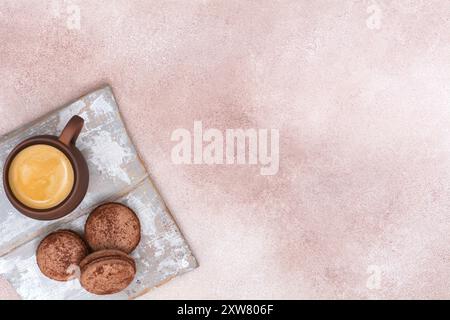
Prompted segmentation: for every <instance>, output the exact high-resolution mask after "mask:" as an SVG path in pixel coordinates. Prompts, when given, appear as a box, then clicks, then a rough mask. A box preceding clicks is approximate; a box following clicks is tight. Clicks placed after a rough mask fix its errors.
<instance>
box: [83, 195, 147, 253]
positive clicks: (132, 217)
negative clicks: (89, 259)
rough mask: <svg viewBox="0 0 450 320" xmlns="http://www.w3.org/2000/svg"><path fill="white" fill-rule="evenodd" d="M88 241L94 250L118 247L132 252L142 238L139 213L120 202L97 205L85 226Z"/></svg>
mask: <svg viewBox="0 0 450 320" xmlns="http://www.w3.org/2000/svg"><path fill="white" fill-rule="evenodd" d="M84 232H85V237H86V241H87V243H88V244H89V246H90V247H91V248H92V250H94V251H97V250H104V249H116V250H121V251H123V252H125V253H131V252H132V251H133V250H134V249H135V248H136V247H137V245H138V244H139V241H140V240H141V225H140V222H139V218H138V217H137V215H136V214H135V213H134V212H133V211H132V210H131V209H130V208H128V207H127V206H124V205H123V204H120V203H106V204H103V205H101V206H99V207H97V208H96V209H95V210H94V211H93V212H92V213H91V214H90V215H89V217H88V219H87V221H86V225H85V227H84Z"/></svg>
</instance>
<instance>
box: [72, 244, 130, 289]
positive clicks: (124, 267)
mask: <svg viewBox="0 0 450 320" xmlns="http://www.w3.org/2000/svg"><path fill="white" fill-rule="evenodd" d="M80 267H81V277H80V283H81V285H82V286H83V288H85V289H86V290H87V291H88V292H90V293H93V294H97V295H106V294H114V293H117V292H120V291H122V290H124V289H125V288H126V287H128V286H129V285H130V283H131V282H132V281H133V279H134V276H135V275H136V264H135V262H134V260H133V258H131V257H130V256H128V255H127V254H126V253H124V252H121V251H119V250H109V249H107V250H101V251H97V252H94V253H92V254H90V255H89V256H87V257H86V258H85V259H83V261H81V263H80Z"/></svg>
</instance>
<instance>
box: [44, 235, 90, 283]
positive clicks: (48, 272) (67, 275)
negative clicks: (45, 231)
mask: <svg viewBox="0 0 450 320" xmlns="http://www.w3.org/2000/svg"><path fill="white" fill-rule="evenodd" d="M88 253H89V250H88V246H87V245H86V243H85V242H84V240H83V239H82V238H81V237H80V236H79V235H78V234H77V233H76V232H73V231H70V230H58V231H55V232H53V233H50V234H49V235H48V236H46V237H45V238H44V239H43V240H42V241H41V243H40V244H39V246H38V248H37V252H36V260H37V264H38V266H39V269H40V270H41V272H42V273H43V274H44V275H45V276H47V277H48V278H50V279H53V280H57V281H68V280H70V279H71V278H72V277H73V274H74V271H70V268H71V266H74V265H75V266H78V265H79V264H80V262H81V260H83V259H84V258H85V257H86V256H87V254H88Z"/></svg>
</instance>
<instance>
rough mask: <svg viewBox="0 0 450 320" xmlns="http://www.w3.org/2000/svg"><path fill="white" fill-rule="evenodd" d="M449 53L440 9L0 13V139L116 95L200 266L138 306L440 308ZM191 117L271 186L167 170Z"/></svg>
mask: <svg viewBox="0 0 450 320" xmlns="http://www.w3.org/2000/svg"><path fill="white" fill-rule="evenodd" d="M58 5H59V7H60V8H59V9H55V7H58ZM70 5H75V6H76V7H78V8H79V9H80V17H81V19H80V24H79V26H80V29H79V30H78V29H77V28H75V29H73V24H71V23H72V22H70V21H68V20H67V19H70V18H71V16H70V14H67V13H66V9H67V8H68V11H69V12H73V7H70ZM58 13H59V14H58ZM449 40H450V2H449V1H446V0H441V1H424V0H422V1H420V0H417V1H412V0H411V1H397V0H395V1H393V0H391V1H390V0H377V1H341V0H339V1H338V0H336V1H306V0H305V1H212V0H211V1H208V0H205V1H200V0H198V1H192V2H187V1H181V0H179V1H162V0H161V1H125V0H123V1H107V0H103V1H95V2H94V1H75V0H74V1H65V2H64V1H63V0H55V1H47V2H45V1H42V0H39V1H38V0H34V1H30V0H27V1H25V0H21V1H17V0H10V1H2V2H0V75H1V79H0V133H6V132H8V131H10V130H12V129H14V128H15V127H17V126H20V125H23V124H25V123H27V122H28V121H31V120H33V119H35V118H36V117H39V116H41V115H43V114H45V113H47V112H49V111H51V110H53V109H54V108H56V107H58V106H60V105H62V104H65V103H67V102H68V101H70V100H73V99H75V98H77V97H79V96H80V95H82V94H85V93H87V92H88V91H90V90H92V89H94V88H96V87H98V86H99V85H102V84H104V83H109V84H110V85H111V86H112V87H113V90H114V93H115V94H116V96H117V100H118V103H119V105H120V108H121V112H122V114H123V117H124V119H125V122H126V124H127V127H128V129H129V131H130V134H131V136H132V138H133V140H134V142H135V143H136V145H137V148H138V150H139V152H140V153H141V155H142V157H143V159H144V160H145V163H146V165H147V167H148V169H149V170H150V172H151V174H152V177H153V179H154V181H155V184H156V186H157V187H158V188H159V190H160V191H161V194H162V196H163V197H164V199H165V200H166V201H167V203H168V206H169V208H170V209H171V210H172V212H173V215H174V217H175V219H176V220H177V222H178V223H179V225H180V228H181V229H182V231H183V232H184V234H185V235H186V237H187V239H188V241H189V243H190V244H191V246H192V249H193V251H194V253H195V254H196V256H197V257H198V260H199V263H200V267H199V268H198V269H197V270H195V271H193V272H190V273H188V274H186V275H183V276H181V277H178V278H176V279H174V280H173V281H171V282H169V283H168V284H165V285H164V286H161V287H160V288H157V289H155V290H153V291H152V292H150V293H149V294H147V295H146V297H147V298H150V299H158V298H450V256H449V247H450V41H449ZM194 120H201V121H203V125H204V127H208V128H210V127H214V128H218V129H220V130H224V129H226V128H276V129H279V130H280V171H279V172H278V174H277V175H275V176H261V175H259V168H258V167H256V166H252V167H250V166H242V165H241V166H218V165H216V166H206V165H200V166H186V165H184V166H183V165H175V164H173V163H172V161H171V157H170V151H171V149H172V147H173V145H174V143H173V142H171V141H170V135H171V133H172V131H173V130H174V129H176V128H181V127H184V128H188V129H190V130H192V126H193V122H194ZM374 270H375V271H374ZM375 276H376V279H375V280H374V278H373V277H375ZM1 293H3V291H2V290H1V289H0V294H1Z"/></svg>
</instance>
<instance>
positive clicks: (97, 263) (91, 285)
mask: <svg viewBox="0 0 450 320" xmlns="http://www.w3.org/2000/svg"><path fill="white" fill-rule="evenodd" d="M84 231H85V239H86V242H85V241H84V240H83V238H82V237H81V236H80V235H78V234H77V233H76V232H74V231H71V230H58V231H56V232H53V233H51V234H49V235H48V236H47V237H45V238H44V239H43V240H42V241H41V243H40V245H39V246H38V249H37V253H36V258H37V264H38V266H39V269H40V270H41V272H42V273H43V274H44V275H45V276H47V277H49V278H51V279H53V280H57V281H68V280H70V279H73V278H74V277H79V279H80V283H81V285H82V286H83V288H85V289H86V290H87V291H89V292H91V293H93V294H98V295H105V294H113V293H117V292H120V291H122V290H124V289H125V288H126V287H128V286H129V285H130V283H131V282H132V281H133V279H134V277H135V274H136V264H135V261H134V260H133V258H132V257H130V256H129V254H130V253H131V252H132V251H133V250H134V249H135V248H136V247H137V246H138V244H139V242H140V239H141V227H140V222H139V218H138V217H137V215H136V214H135V213H134V212H133V211H132V210H131V209H130V208H128V207H126V206H124V205H122V204H120V203H106V204H103V205H101V206H99V207H97V208H96V209H95V210H94V211H93V212H92V213H91V214H90V215H89V217H88V219H87V221H86V224H85V230H84ZM90 251H92V253H90V254H89V252H90ZM77 270H79V271H80V274H76V271H77Z"/></svg>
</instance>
